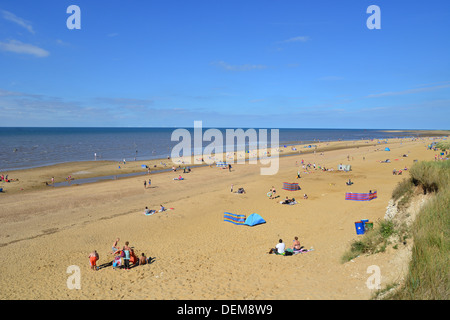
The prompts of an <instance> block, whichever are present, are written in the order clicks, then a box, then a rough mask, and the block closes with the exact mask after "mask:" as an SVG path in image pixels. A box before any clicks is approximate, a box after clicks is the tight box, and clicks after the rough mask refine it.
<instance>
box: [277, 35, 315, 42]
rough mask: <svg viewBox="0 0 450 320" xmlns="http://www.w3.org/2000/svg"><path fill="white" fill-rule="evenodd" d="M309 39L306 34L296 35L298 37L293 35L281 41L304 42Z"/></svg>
mask: <svg viewBox="0 0 450 320" xmlns="http://www.w3.org/2000/svg"><path fill="white" fill-rule="evenodd" d="M308 40H309V37H308V36H298V37H293V38H290V39H287V40H283V41H281V42H282V43H289V42H306V41H308Z"/></svg>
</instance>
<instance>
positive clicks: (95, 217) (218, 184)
mask: <svg viewBox="0 0 450 320" xmlns="http://www.w3.org/2000/svg"><path fill="white" fill-rule="evenodd" d="M436 141H439V139H436ZM429 143H430V140H429V138H418V139H411V138H409V139H390V140H389V141H388V142H387V143H386V144H385V143H382V144H379V143H377V141H366V140H361V141H340V142H329V143H316V145H317V149H315V150H307V148H304V146H297V151H295V152H294V151H292V147H288V148H280V150H282V151H281V152H280V154H283V155H285V154H288V153H290V156H283V157H280V168H279V171H278V173H277V174H276V175H268V176H262V175H260V166H261V165H260V164H235V165H233V168H232V171H231V172H229V170H228V169H221V168H217V167H215V166H212V167H210V166H203V167H198V168H195V167H193V166H191V168H192V172H190V173H188V174H184V173H183V171H182V170H181V173H180V171H177V172H171V171H170V170H169V172H161V173H151V174H147V175H140V176H134V177H128V178H123V179H115V180H106V181H101V182H96V183H88V184H79V185H78V184H77V183H76V180H77V179H80V178H86V177H95V176H101V175H114V174H119V173H131V172H142V171H143V169H142V165H143V164H148V165H149V166H150V167H151V168H152V171H153V168H154V170H155V171H156V170H157V169H170V168H171V167H172V163H170V162H168V160H167V159H166V160H152V161H136V162H127V164H125V165H122V167H121V169H120V171H119V169H118V163H116V162H106V161H90V162H78V163H67V164H60V165H55V166H48V167H41V168H35V169H28V170H21V171H11V172H8V174H9V177H10V178H13V179H18V180H19V181H16V182H11V183H8V184H6V183H2V184H1V185H0V187H3V188H4V189H5V191H6V192H5V193H2V194H0V207H1V209H0V212H1V214H0V221H1V224H0V254H1V256H2V258H3V260H4V263H2V264H1V267H0V274H1V277H0V285H1V287H2V290H1V291H0V299H3V300H8V299H14V300H16V299H18V300H22V299H24V300H29V299H58V300H59V299H74V300H77V299H98V300H105V299H124V300H127V299H130V300H136V299H149V300H175V299H176V300H178V299H187V300H191V299H231V300H241V299H249V300H252V299H262V300H281V299H286V300H290V299H295V300H297V299H320V300H322V299H326V300H329V299H343V300H347V299H363V300H365V299H369V298H370V297H371V295H372V294H373V292H374V290H373V289H369V288H368V287H367V285H366V281H367V279H368V278H369V276H370V275H371V274H370V273H368V272H367V269H368V267H369V266H372V265H376V266H379V267H380V270H381V275H382V283H381V285H382V286H385V285H386V284H389V283H392V282H394V281H397V280H399V279H401V278H402V277H403V273H404V271H405V270H406V268H407V263H408V259H407V258H408V257H407V255H408V246H410V245H411V243H408V244H407V245H406V246H404V247H402V248H399V249H397V250H393V249H388V250H387V251H386V252H384V253H378V254H374V255H370V256H360V257H358V258H356V259H354V260H352V261H350V262H348V263H345V264H342V263H341V262H340V258H341V256H342V254H343V253H344V252H345V251H346V250H347V249H348V247H349V244H350V243H351V241H353V240H354V239H356V238H357V237H358V235H357V234H356V232H355V225H354V222H355V221H359V220H361V219H369V220H370V221H373V222H374V224H375V225H376V224H377V221H379V220H380V219H383V217H384V215H385V212H386V206H387V205H388V201H389V200H390V198H391V193H392V190H393V189H394V187H395V186H396V184H397V183H398V182H399V181H401V180H402V179H403V178H404V177H405V176H406V175H408V171H407V170H406V171H403V175H400V176H398V175H393V174H392V170H393V169H394V168H396V169H397V170H398V169H404V168H405V167H407V168H409V167H411V166H412V165H413V162H414V160H418V161H421V160H433V159H434V155H435V152H434V151H430V150H427V148H426V146H427V145H428V144H429ZM385 147H389V148H390V150H391V151H384V148H385ZM298 151H302V153H301V154H299V152H298ZM314 151H315V152H314ZM403 155H407V157H403ZM386 159H390V160H391V162H390V163H380V161H382V160H386ZM302 160H304V162H305V164H306V163H310V164H316V170H314V169H313V168H310V169H309V170H308V171H307V172H305V170H304V169H303V168H302V165H301V161H302ZM161 161H163V162H167V166H166V167H164V166H163V165H161ZM339 164H350V165H351V167H352V170H351V171H349V172H343V171H338V170H337V168H338V165H339ZM154 165H157V167H156V168H155V167H154ZM319 166H321V167H325V168H330V169H331V168H332V169H333V170H332V171H322V170H319V169H318V167H319ZM298 171H300V175H301V178H300V179H297V172H298ZM180 174H181V175H182V176H183V177H184V178H185V180H183V181H176V180H173V178H175V177H178V175H180ZM68 176H72V177H74V178H75V180H73V182H72V185H71V186H67V187H51V186H47V185H46V184H45V182H47V183H50V179H51V177H55V182H61V181H64V180H65V178H66V177H68ZM148 179H151V185H150V186H148V185H147V187H146V188H144V180H147V181H148ZM348 179H351V180H352V181H353V182H354V184H353V185H351V186H347V185H346V184H345V182H346V181H348ZM283 182H298V183H299V185H300V187H301V190H299V191H293V192H291V191H286V190H282V186H283ZM232 184H233V186H234V189H235V190H237V189H238V188H239V187H243V188H245V190H246V193H245V194H236V193H232V192H230V186H231V185H232ZM271 187H275V189H276V190H277V194H279V196H280V197H279V198H277V199H269V198H268V197H267V195H266V194H267V192H268V191H269V189H270V188H271ZM369 190H377V193H378V198H377V199H375V200H372V201H364V202H359V201H345V199H344V196H345V193H346V192H349V191H351V192H368V191H369ZM305 193H306V194H307V195H308V199H307V200H304V199H303V194H305ZM286 196H289V197H295V198H296V200H297V201H298V204H296V205H292V206H288V205H282V204H280V203H279V202H280V201H281V200H283V199H284V198H285V197H286ZM160 204H162V205H164V207H166V208H173V209H172V210H167V211H165V212H162V213H158V212H157V213H155V214H153V215H150V216H146V215H144V214H143V212H144V208H145V207H146V206H147V207H148V208H149V209H156V210H158V209H159V206H160ZM224 212H230V213H235V214H244V215H247V216H248V215H250V214H252V213H258V214H259V215H260V216H261V217H263V218H264V219H265V220H266V223H265V224H261V225H257V226H254V227H248V226H236V225H233V224H231V223H228V222H225V221H223V214H224ZM295 236H298V238H299V240H300V242H301V245H302V246H304V247H305V248H306V249H311V248H312V249H313V250H312V251H310V252H307V253H303V254H297V255H294V256H277V255H273V254H268V251H269V249H270V248H272V247H274V246H275V245H276V244H277V242H278V239H280V238H281V239H283V241H284V242H285V243H286V245H287V246H290V245H291V244H292V241H293V239H294V237H295ZM116 238H120V242H119V245H120V246H123V245H124V243H125V241H129V242H130V246H132V247H134V248H135V250H136V253H137V254H138V255H140V254H141V253H142V252H143V253H145V254H146V256H147V257H152V258H153V260H152V263H151V264H148V265H143V266H137V267H133V268H131V269H130V270H121V269H116V270H114V269H113V268H112V267H111V266H107V267H104V268H100V270H98V271H93V270H91V269H90V266H89V259H88V255H89V254H90V253H91V252H92V251H93V250H97V252H98V253H99V256H100V259H99V261H98V262H97V265H98V266H102V265H103V264H107V263H109V262H111V261H112V259H113V255H112V254H111V246H112V244H113V242H114V240H115V239H116ZM70 266H78V267H79V268H80V270H81V288H80V289H69V288H68V286H67V279H68V277H69V276H70V275H71V274H70V273H67V269H68V267H70Z"/></svg>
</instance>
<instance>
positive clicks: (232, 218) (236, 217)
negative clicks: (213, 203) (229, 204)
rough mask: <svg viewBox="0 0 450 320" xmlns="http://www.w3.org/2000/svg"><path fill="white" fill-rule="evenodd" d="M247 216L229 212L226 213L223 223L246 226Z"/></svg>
mask: <svg viewBox="0 0 450 320" xmlns="http://www.w3.org/2000/svg"><path fill="white" fill-rule="evenodd" d="M245 219H246V216H245V215H243V214H234V213H229V212H224V214H223V221H226V222H231V223H233V224H236V225H244V223H245Z"/></svg>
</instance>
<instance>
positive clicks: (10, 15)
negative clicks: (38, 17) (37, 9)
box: [1, 10, 34, 34]
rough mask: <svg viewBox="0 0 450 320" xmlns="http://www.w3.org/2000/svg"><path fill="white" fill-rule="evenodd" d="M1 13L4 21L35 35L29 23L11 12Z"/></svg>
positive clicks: (3, 11)
mask: <svg viewBox="0 0 450 320" xmlns="http://www.w3.org/2000/svg"><path fill="white" fill-rule="evenodd" d="M1 13H2V16H3V19H5V20H8V21H11V22H14V23H15V24H17V25H19V26H21V27H22V28H25V29H27V30H28V31H29V32H30V33H32V34H34V30H33V26H32V25H31V23H30V22H29V21H27V20H25V19H22V18H19V17H18V16H16V15H15V14H14V13H11V12H9V11H5V10H2V11H1Z"/></svg>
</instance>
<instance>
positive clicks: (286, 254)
mask: <svg viewBox="0 0 450 320" xmlns="http://www.w3.org/2000/svg"><path fill="white" fill-rule="evenodd" d="M284 255H285V256H292V255H293V253H292V251H287V250H286V251H285V252H284Z"/></svg>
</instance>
